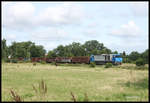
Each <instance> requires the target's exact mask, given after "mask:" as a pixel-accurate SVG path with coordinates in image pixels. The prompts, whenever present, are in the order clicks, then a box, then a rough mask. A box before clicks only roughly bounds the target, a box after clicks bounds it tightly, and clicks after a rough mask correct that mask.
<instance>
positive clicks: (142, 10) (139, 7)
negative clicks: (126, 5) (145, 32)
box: [130, 2, 148, 17]
mask: <svg viewBox="0 0 150 103" xmlns="http://www.w3.org/2000/svg"><path fill="white" fill-rule="evenodd" d="M130 7H131V10H132V12H133V14H134V15H135V16H142V17H143V16H148V2H134V3H131V4H130Z"/></svg>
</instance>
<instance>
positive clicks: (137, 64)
mask: <svg viewBox="0 0 150 103" xmlns="http://www.w3.org/2000/svg"><path fill="white" fill-rule="evenodd" d="M135 64H136V66H144V65H145V63H144V60H143V59H141V58H140V59H138V60H136V62H135Z"/></svg>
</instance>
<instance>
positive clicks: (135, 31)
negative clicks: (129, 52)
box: [111, 21, 141, 36]
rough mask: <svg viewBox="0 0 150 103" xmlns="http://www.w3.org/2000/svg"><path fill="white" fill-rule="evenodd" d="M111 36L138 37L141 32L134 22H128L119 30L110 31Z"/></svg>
mask: <svg viewBox="0 0 150 103" xmlns="http://www.w3.org/2000/svg"><path fill="white" fill-rule="evenodd" d="M111 34H112V35H116V36H138V35H140V34H141V30H140V28H139V27H138V26H137V25H136V24H135V23H134V21H129V22H128V24H123V25H121V27H120V28H119V29H116V30H112V31H111Z"/></svg>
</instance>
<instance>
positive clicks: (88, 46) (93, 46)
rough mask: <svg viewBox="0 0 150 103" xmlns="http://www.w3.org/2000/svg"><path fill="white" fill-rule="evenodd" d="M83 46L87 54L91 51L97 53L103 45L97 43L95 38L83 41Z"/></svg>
mask: <svg viewBox="0 0 150 103" xmlns="http://www.w3.org/2000/svg"><path fill="white" fill-rule="evenodd" d="M84 48H85V50H86V52H87V55H91V54H92V53H94V54H98V53H100V51H101V50H103V49H104V48H105V47H104V45H103V43H99V42H98V41H97V40H91V41H86V42H85V43H84Z"/></svg>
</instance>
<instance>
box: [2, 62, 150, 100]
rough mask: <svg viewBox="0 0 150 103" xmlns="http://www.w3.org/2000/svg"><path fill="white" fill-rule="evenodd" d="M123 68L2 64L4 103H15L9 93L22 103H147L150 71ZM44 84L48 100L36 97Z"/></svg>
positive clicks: (82, 65)
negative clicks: (29, 102)
mask: <svg viewBox="0 0 150 103" xmlns="http://www.w3.org/2000/svg"><path fill="white" fill-rule="evenodd" d="M130 66H132V67H134V65H132V64H131V65H130V64H122V65H121V66H116V67H112V68H104V66H96V67H95V68H91V67H89V65H85V64H77V65H75V64H71V65H69V64H61V65H60V66H57V67H56V66H54V65H51V64H37V65H36V66H33V64H32V63H16V64H13V63H2V101H12V98H11V94H10V89H13V90H14V91H15V92H16V93H17V94H18V95H20V96H21V98H22V99H23V101H73V100H72V96H71V94H70V92H72V93H73V94H74V95H75V98H76V99H77V101H84V97H85V96H84V94H85V93H86V94H87V97H88V101H148V98H149V95H148V70H129V69H123V67H130ZM41 80H44V82H45V83H46V85H47V93H46V95H45V97H42V96H41V95H40V94H37V93H35V91H34V90H33V88H32V85H35V87H37V89H38V84H39V82H40V81H41Z"/></svg>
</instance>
